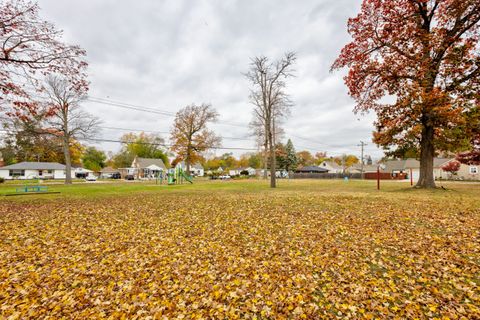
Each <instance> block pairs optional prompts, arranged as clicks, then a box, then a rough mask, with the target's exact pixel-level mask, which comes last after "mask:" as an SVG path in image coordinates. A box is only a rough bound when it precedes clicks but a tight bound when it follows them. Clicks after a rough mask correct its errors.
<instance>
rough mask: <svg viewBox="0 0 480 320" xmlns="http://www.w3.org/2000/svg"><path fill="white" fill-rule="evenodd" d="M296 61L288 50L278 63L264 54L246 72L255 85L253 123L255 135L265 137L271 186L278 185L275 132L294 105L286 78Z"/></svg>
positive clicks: (252, 100)
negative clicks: (289, 94) (288, 92)
mask: <svg viewBox="0 0 480 320" xmlns="http://www.w3.org/2000/svg"><path fill="white" fill-rule="evenodd" d="M295 60H296V55H295V53H293V52H289V53H286V54H285V56H284V57H283V58H282V59H280V60H278V61H276V62H270V61H269V59H268V58H267V57H264V56H260V57H255V58H253V59H252V62H251V65H250V70H249V71H248V73H247V74H246V77H247V79H248V80H250V82H251V84H252V88H251V91H250V101H251V103H252V104H253V105H254V106H255V108H254V111H253V112H254V115H253V116H254V118H253V120H252V123H251V126H252V128H253V130H254V134H256V135H257V136H258V137H263V139H262V140H263V141H262V142H263V146H264V148H265V154H266V156H265V160H267V158H268V161H269V162H270V187H272V188H275V187H276V176H275V173H276V163H275V144H276V131H278V124H279V122H280V120H281V119H282V118H284V117H286V116H287V115H288V114H289V110H290V108H291V106H292V102H291V101H290V99H289V97H288V94H287V93H286V92H285V89H286V79H287V78H289V77H292V76H293V70H292V66H293V64H294V63H295ZM267 155H268V156H267ZM266 162H267V161H266Z"/></svg>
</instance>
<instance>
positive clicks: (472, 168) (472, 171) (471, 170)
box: [453, 163, 480, 180]
mask: <svg viewBox="0 0 480 320" xmlns="http://www.w3.org/2000/svg"><path fill="white" fill-rule="evenodd" d="M453 179H460V180H480V165H467V164H463V163H462V164H461V165H460V170H458V172H457V174H456V175H455V176H454V178H453Z"/></svg>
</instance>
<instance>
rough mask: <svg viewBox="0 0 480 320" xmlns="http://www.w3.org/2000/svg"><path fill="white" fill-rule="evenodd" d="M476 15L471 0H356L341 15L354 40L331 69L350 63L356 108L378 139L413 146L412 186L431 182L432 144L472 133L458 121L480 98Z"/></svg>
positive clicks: (455, 141)
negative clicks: (415, 173)
mask: <svg viewBox="0 0 480 320" xmlns="http://www.w3.org/2000/svg"><path fill="white" fill-rule="evenodd" d="M479 21H480V2H479V1H478V0H398V1H391V0H363V3H362V8H361V12H360V14H359V15H358V16H357V17H355V18H352V19H350V20H349V21H348V31H349V33H350V34H351V36H352V38H353V41H352V42H351V43H349V44H347V45H346V46H345V47H344V48H343V49H342V52H341V54H340V56H339V57H338V59H337V60H336V61H335V63H334V64H333V66H332V69H340V68H343V67H348V68H349V73H348V75H347V76H346V77H345V83H346V85H347V86H348V88H349V91H350V95H351V96H352V97H353V98H354V99H355V100H356V102H357V105H356V107H355V111H356V112H367V111H370V110H373V111H375V112H376V114H377V121H376V123H375V125H376V132H375V133H374V141H375V142H376V143H377V144H378V145H381V146H383V147H385V148H393V149H394V148H402V147H405V146H406V145H407V146H411V145H415V146H416V147H417V148H418V149H419V150H420V178H419V180H418V183H417V187H422V188H434V187H435V181H434V176H433V158H434V156H435V153H436V151H460V150H459V149H465V148H467V146H468V143H469V142H470V141H471V139H472V138H471V137H470V136H469V132H468V130H465V126H466V125H467V123H468V122H469V118H468V115H469V114H470V112H471V111H472V110H478V108H479V104H480V96H479V93H480V45H479V37H480V28H479ZM384 98H387V99H384ZM390 98H393V99H394V100H395V102H393V103H389V102H388V101H389V100H390Z"/></svg>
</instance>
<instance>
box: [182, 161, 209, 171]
mask: <svg viewBox="0 0 480 320" xmlns="http://www.w3.org/2000/svg"><path fill="white" fill-rule="evenodd" d="M178 165H180V167H182V168H185V167H186V166H187V165H186V164H185V161H182V162H179V163H177V166H178ZM190 169H197V170H203V166H202V165H201V164H200V163H195V164H191V165H190Z"/></svg>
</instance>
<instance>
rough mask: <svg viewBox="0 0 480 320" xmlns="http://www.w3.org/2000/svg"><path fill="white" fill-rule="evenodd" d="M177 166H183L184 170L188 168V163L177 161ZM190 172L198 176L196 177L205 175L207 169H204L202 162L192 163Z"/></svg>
mask: <svg viewBox="0 0 480 320" xmlns="http://www.w3.org/2000/svg"><path fill="white" fill-rule="evenodd" d="M175 168H181V169H182V170H184V171H185V170H187V165H186V164H185V162H184V161H181V162H179V163H177V165H176V166H175ZM190 174H192V175H194V176H196V177H203V176H204V175H205V170H204V169H203V166H202V165H201V164H200V163H195V164H192V165H190Z"/></svg>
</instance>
